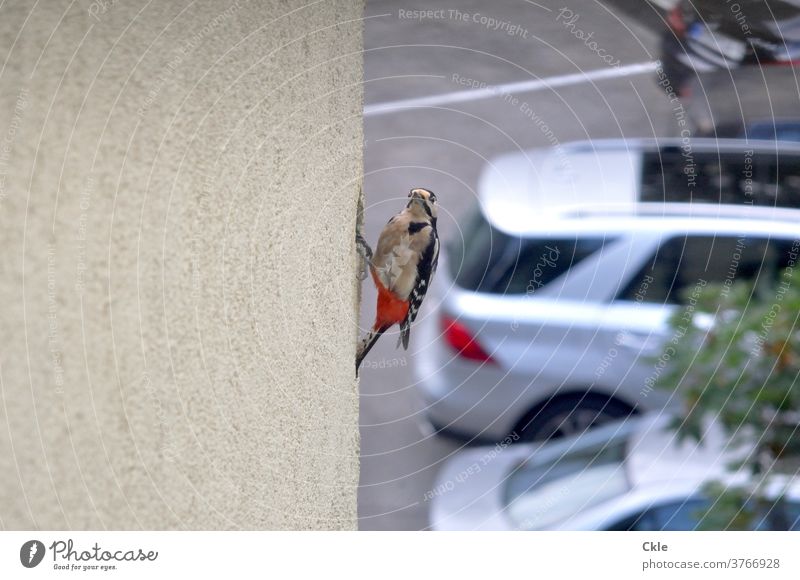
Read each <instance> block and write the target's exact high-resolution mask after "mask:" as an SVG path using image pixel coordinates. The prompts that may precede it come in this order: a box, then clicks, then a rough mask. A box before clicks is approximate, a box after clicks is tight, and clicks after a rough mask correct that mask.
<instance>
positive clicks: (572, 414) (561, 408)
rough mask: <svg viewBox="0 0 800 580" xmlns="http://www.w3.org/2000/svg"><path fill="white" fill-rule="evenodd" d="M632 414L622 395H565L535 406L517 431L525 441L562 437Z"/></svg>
mask: <svg viewBox="0 0 800 580" xmlns="http://www.w3.org/2000/svg"><path fill="white" fill-rule="evenodd" d="M632 414H635V410H634V409H633V408H632V407H631V406H630V405H627V404H625V403H623V402H622V401H620V400H619V399H614V398H611V397H604V396H601V395H594V394H590V395H564V396H561V397H558V398H555V399H551V400H550V401H548V402H546V403H544V404H543V405H540V406H538V407H536V408H535V409H532V410H531V411H530V412H529V413H528V414H527V415H526V416H525V417H523V419H522V420H521V421H520V422H519V423H518V425H517V428H516V429H515V430H514V433H515V434H516V435H517V436H518V437H519V440H520V441H525V442H531V441H546V440H548V439H559V438H561V437H568V436H572V435H578V434H580V433H582V432H584V431H586V430H587V429H591V428H592V427H597V426H598V425H602V424H604V423H608V422H610V421H614V420H618V419H622V418H624V417H628V416H630V415H632Z"/></svg>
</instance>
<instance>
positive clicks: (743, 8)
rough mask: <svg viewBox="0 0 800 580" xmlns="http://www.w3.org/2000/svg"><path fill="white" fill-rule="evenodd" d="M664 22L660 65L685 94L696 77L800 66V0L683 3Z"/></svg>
mask: <svg viewBox="0 0 800 580" xmlns="http://www.w3.org/2000/svg"><path fill="white" fill-rule="evenodd" d="M666 20H667V23H668V25H669V29H668V30H667V31H666V32H665V33H664V36H663V39H662V58H661V61H662V63H663V66H664V72H665V73H666V74H667V75H668V76H669V77H670V79H671V81H672V85H673V86H677V87H680V88H681V89H682V90H683V91H685V90H686V82H687V81H689V80H690V78H691V76H692V75H693V74H696V73H704V72H711V71H714V70H719V69H731V68H737V67H739V66H742V65H748V64H756V65H757V64H760V65H767V64H770V65H773V64H775V65H780V64H791V63H799V62H800V0H769V2H767V0H736V2H724V1H722V0H691V1H690V0H681V1H680V2H678V4H677V5H676V6H675V7H674V8H672V9H671V10H670V11H669V12H668V13H667V15H666Z"/></svg>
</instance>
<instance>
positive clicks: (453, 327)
mask: <svg viewBox="0 0 800 580" xmlns="http://www.w3.org/2000/svg"><path fill="white" fill-rule="evenodd" d="M441 324H442V334H444V338H445V340H446V341H447V344H449V345H450V346H451V347H452V348H453V349H454V350H455V351H456V352H458V354H459V355H461V356H463V357H464V358H468V359H470V360H476V361H480V362H489V363H494V359H493V358H492V357H491V356H489V355H488V354H487V353H486V351H485V350H483V348H481V345H479V344H478V343H477V342H475V339H474V338H473V336H472V333H471V332H470V331H469V329H468V328H467V327H466V326H465V325H464V324H462V323H460V322H458V321H457V320H454V319H452V318H450V317H448V316H442V318H441Z"/></svg>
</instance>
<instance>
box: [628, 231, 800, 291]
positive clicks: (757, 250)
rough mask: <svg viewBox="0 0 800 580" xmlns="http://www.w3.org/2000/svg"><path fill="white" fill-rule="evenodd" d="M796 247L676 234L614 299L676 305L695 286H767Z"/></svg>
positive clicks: (785, 242) (759, 240) (755, 239)
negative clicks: (743, 283)
mask: <svg viewBox="0 0 800 580" xmlns="http://www.w3.org/2000/svg"><path fill="white" fill-rule="evenodd" d="M798 248H800V242H796V243H792V242H791V241H789V240H770V239H768V238H759V237H748V236H741V237H736V236H677V237H674V238H671V239H669V240H667V241H666V242H664V243H663V244H661V246H660V247H659V248H658V250H657V251H656V253H655V255H654V256H652V257H651V258H650V259H649V260H648V262H647V263H646V264H645V265H644V267H642V269H641V270H640V271H639V272H637V273H636V275H635V276H633V278H632V279H631V281H630V282H629V283H628V284H627V286H625V287H624V288H623V290H622V291H621V292H620V293H619V294H618V295H617V300H634V301H637V302H650V303H659V304H680V303H681V302H684V301H685V300H686V299H687V296H690V295H691V294H692V293H693V289H694V288H697V287H701V286H704V285H706V284H723V285H726V286H729V285H731V284H733V283H734V282H735V281H738V280H749V281H753V282H755V283H756V288H757V290H758V289H759V288H769V287H771V286H772V285H773V284H774V283H775V281H776V280H777V277H778V274H779V273H780V270H781V269H782V268H785V267H786V266H787V265H788V264H789V263H791V262H792V261H793V260H794V259H796V258H797V251H798ZM792 255H794V258H792Z"/></svg>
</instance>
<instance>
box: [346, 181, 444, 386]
mask: <svg viewBox="0 0 800 580" xmlns="http://www.w3.org/2000/svg"><path fill="white" fill-rule="evenodd" d="M408 197H409V198H410V199H409V201H408V204H407V205H406V207H405V209H404V210H403V211H401V212H400V213H398V214H397V215H395V216H393V217H392V218H391V219H390V220H389V222H388V223H387V224H386V226H384V228H383V231H382V232H381V235H380V237H379V238H378V246H377V248H376V249H375V252H374V253H373V251H372V249H371V248H370V247H369V244H367V242H366V240H365V239H364V238H363V237H362V236H361V234H358V233H357V234H356V244H357V247H358V249H359V253H361V255H362V257H363V259H364V261H365V262H366V264H367V265H368V267H369V271H370V274H371V275H372V281H373V282H374V283H375V287H376V288H377V290H378V304H377V307H376V312H375V324H373V326H372V330H370V332H369V334H367V336H366V337H365V338H364V339H363V340H362V341H361V344H360V345H359V348H358V353H357V355H356V376H358V368H359V367H360V366H361V361H363V360H364V357H365V356H367V353H368V352H369V351H370V349H371V348H372V347H373V346H374V345H375V343H376V342H377V341H378V339H379V338H380V336H381V335H382V334H383V333H384V332H386V331H387V330H389V328H391V327H392V326H394V325H395V324H399V325H400V336H399V338H398V340H397V346H398V347H399V346H400V345H401V344H402V345H403V348H404V349H406V350H407V349H408V339H409V336H410V334H411V323H412V322H414V320H415V319H416V318H417V313H418V312H419V308H420V306H421V305H422V301H423V300H424V299H425V294H426V293H427V291H428V287H429V286H430V284H431V280H432V279H433V275H434V273H435V272H436V266H437V264H438V262H439V234H438V233H437V231H436V216H437V208H436V195H434V193H433V192H432V191H429V190H427V189H422V188H415V189H412V190H411V193H409V194H408Z"/></svg>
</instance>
